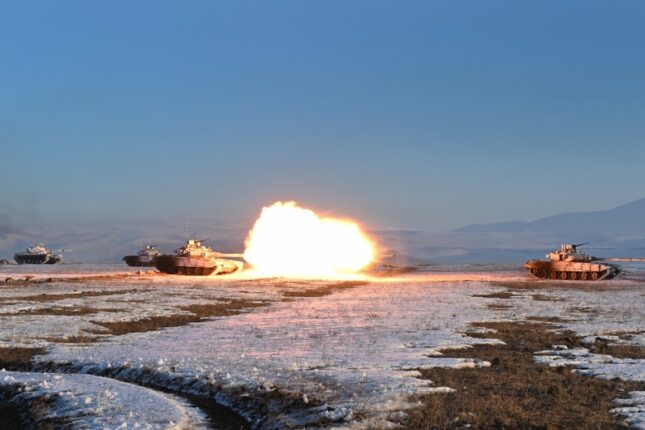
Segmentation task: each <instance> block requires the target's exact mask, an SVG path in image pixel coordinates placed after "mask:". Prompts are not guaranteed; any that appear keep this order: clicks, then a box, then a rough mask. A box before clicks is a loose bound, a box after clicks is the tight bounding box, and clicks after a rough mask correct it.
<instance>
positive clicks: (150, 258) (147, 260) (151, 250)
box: [123, 245, 162, 267]
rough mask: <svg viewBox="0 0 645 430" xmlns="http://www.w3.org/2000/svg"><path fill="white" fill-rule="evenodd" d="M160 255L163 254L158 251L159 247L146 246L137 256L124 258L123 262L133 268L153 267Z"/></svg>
mask: <svg viewBox="0 0 645 430" xmlns="http://www.w3.org/2000/svg"><path fill="white" fill-rule="evenodd" d="M160 255H162V253H161V251H159V250H158V249H157V245H146V246H144V247H143V249H142V250H140V251H139V252H137V255H126V256H125V257H123V261H125V263H126V264H127V265H128V266H132V267H153V266H154V265H155V260H156V259H157V257H159V256H160Z"/></svg>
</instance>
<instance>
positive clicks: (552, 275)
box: [549, 272, 558, 279]
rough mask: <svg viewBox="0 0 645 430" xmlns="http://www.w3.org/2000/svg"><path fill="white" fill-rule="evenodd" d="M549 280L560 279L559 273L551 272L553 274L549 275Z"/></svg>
mask: <svg viewBox="0 0 645 430" xmlns="http://www.w3.org/2000/svg"><path fill="white" fill-rule="evenodd" d="M549 278H551V279H558V272H551V273H549Z"/></svg>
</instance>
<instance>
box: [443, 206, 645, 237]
mask: <svg viewBox="0 0 645 430" xmlns="http://www.w3.org/2000/svg"><path fill="white" fill-rule="evenodd" d="M454 231H455V232H462V233H540V234H557V233H559V232H561V233H565V234H589V233H591V234H593V233H628V234H634V233H645V198H642V199H640V200H636V201H634V202H631V203H627V204H625V205H622V206H618V207H617V208H614V209H609V210H603V211H594V212H574V213H565V214H560V215H553V216H549V217H545V218H540V219H537V220H535V221H510V222H499V223H493V224H473V225H469V226H466V227H462V228H459V229H456V230H454Z"/></svg>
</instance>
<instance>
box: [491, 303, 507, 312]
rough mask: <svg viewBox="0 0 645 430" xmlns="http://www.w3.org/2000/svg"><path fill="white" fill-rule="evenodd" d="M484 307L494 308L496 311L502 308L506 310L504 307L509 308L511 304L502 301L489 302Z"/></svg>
mask: <svg viewBox="0 0 645 430" xmlns="http://www.w3.org/2000/svg"><path fill="white" fill-rule="evenodd" d="M486 307H487V308H488V309H493V310H496V311H503V310H506V309H511V308H512V307H513V306H511V305H507V304H504V303H489V304H487V305H486Z"/></svg>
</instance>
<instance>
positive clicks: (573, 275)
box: [569, 272, 578, 281]
mask: <svg viewBox="0 0 645 430" xmlns="http://www.w3.org/2000/svg"><path fill="white" fill-rule="evenodd" d="M569 277H570V278H571V280H572V281H575V280H576V279H578V272H571V274H570V276H569Z"/></svg>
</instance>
